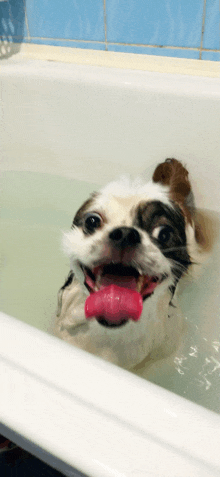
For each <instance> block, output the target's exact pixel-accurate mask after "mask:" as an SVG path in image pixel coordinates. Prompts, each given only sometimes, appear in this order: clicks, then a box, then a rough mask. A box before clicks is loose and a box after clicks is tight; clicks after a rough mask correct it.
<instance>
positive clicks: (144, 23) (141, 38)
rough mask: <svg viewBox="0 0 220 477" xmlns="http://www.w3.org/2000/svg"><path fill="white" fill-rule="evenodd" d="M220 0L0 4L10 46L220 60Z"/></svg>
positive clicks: (4, 46) (0, 29)
mask: <svg viewBox="0 0 220 477" xmlns="http://www.w3.org/2000/svg"><path fill="white" fill-rule="evenodd" d="M219 16H220V15H219V0H0V35H1V39H2V43H1V56H3V57H4V55H5V56H7V51H8V52H9V50H10V45H9V43H10V42H17V43H19V42H28V43H37V44H46V45H59V46H68V47H74V48H91V49H98V50H109V51H122V52H128V53H129V52H132V53H143V54H149V55H163V56H175V57H180V58H194V59H202V60H215V61H219V60H220V34H219Z"/></svg>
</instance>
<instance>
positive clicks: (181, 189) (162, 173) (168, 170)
mask: <svg viewBox="0 0 220 477" xmlns="http://www.w3.org/2000/svg"><path fill="white" fill-rule="evenodd" d="M188 175H189V173H188V171H187V169H186V168H185V167H184V166H183V165H182V164H181V162H180V161H177V159H166V160H165V162H162V163H161V164H159V165H158V166H157V168H156V169H155V171H154V174H153V181H154V182H160V183H161V184H163V185H167V186H169V187H170V199H171V200H172V201H174V202H176V203H177V204H178V205H179V207H180V208H181V209H182V211H183V213H184V215H185V217H186V219H187V221H188V222H190V223H192V216H191V211H190V209H189V207H188V206H187V202H186V200H187V197H188V195H189V194H190V192H191V185H190V182H189V179H188Z"/></svg>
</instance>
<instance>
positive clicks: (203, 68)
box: [2, 43, 220, 78]
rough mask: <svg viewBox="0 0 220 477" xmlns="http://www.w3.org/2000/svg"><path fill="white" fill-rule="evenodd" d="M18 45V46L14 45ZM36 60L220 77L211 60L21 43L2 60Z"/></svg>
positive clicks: (218, 67) (214, 63)
mask: <svg viewBox="0 0 220 477" xmlns="http://www.w3.org/2000/svg"><path fill="white" fill-rule="evenodd" d="M15 45H17V44H15ZM22 59H32V60H33V59H35V60H44V61H54V62H61V63H71V64H77V65H88V66H99V67H100V66H101V67H106V68H118V69H129V70H136V71H137V70H141V71H149V72H158V73H169V74H181V75H190V76H202V77H210V78H219V77H220V65H219V64H218V62H214V61H209V60H195V59H187V58H174V57H169V56H155V55H144V54H136V53H120V52H114V51H102V50H92V49H84V48H71V47H62V46H53V45H38V44H34V43H32V44H30V43H22V44H21V45H20V48H19V51H18V52H17V51H16V54H14V55H13V56H11V57H9V58H5V59H4V58H2V63H5V62H8V61H14V62H17V61H21V60H22Z"/></svg>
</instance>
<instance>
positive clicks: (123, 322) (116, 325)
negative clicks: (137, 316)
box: [96, 317, 129, 328]
mask: <svg viewBox="0 0 220 477" xmlns="http://www.w3.org/2000/svg"><path fill="white" fill-rule="evenodd" d="M96 320H97V321H98V323H99V324H100V325H102V326H105V327H106V328H121V327H122V326H124V325H126V323H128V321H129V320H128V319H127V320H126V319H124V320H121V321H120V322H119V323H114V322H113V323H111V322H109V321H108V320H106V319H105V318H103V317H99V318H96Z"/></svg>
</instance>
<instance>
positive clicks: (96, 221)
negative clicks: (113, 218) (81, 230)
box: [84, 212, 102, 233]
mask: <svg viewBox="0 0 220 477" xmlns="http://www.w3.org/2000/svg"><path fill="white" fill-rule="evenodd" d="M101 223H102V218H101V217H100V215H99V214H96V213H94V212H92V213H88V214H86V216H85V218H84V227H85V230H86V232H90V233H91V232H93V231H94V230H95V229H97V228H98V227H100V225H101Z"/></svg>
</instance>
